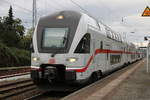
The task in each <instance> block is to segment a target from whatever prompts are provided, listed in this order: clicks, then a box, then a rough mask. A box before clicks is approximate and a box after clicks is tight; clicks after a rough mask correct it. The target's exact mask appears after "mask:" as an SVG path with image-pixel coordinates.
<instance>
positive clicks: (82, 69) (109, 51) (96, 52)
mask: <svg viewBox="0 0 150 100" xmlns="http://www.w3.org/2000/svg"><path fill="white" fill-rule="evenodd" d="M100 53H117V54H118V53H125V54H140V53H135V52H125V51H117V50H107V49H103V50H102V49H96V50H95V53H94V56H93V55H92V56H91V57H90V58H89V60H88V62H87V65H86V66H85V67H83V68H81V69H67V71H71V70H75V71H76V72H85V71H86V70H87V68H88V67H89V65H90V63H91V62H92V60H93V58H94V57H95V56H96V55H97V54H100Z"/></svg>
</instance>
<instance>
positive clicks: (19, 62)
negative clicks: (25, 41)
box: [0, 43, 30, 67]
mask: <svg viewBox="0 0 150 100" xmlns="http://www.w3.org/2000/svg"><path fill="white" fill-rule="evenodd" d="M27 65H30V52H29V51H26V50H20V49H17V48H14V47H13V48H12V47H10V48H9V47H7V46H6V45H4V44H3V43H0V67H4V66H27Z"/></svg>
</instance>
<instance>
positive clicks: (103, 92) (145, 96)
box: [62, 59, 150, 100]
mask: <svg viewBox="0 0 150 100" xmlns="http://www.w3.org/2000/svg"><path fill="white" fill-rule="evenodd" d="M62 100H150V73H149V74H148V73H146V60H145V59H144V60H141V61H138V62H136V63H134V64H132V65H129V66H128V67H125V68H123V69H121V70H119V71H117V72H115V73H113V74H112V75H109V76H107V77H106V78H104V79H101V80H100V81H97V82H95V83H93V84H91V85H90V86H88V87H86V88H83V89H81V90H79V91H77V92H75V93H73V94H71V95H69V96H67V97H65V98H63V99H62Z"/></svg>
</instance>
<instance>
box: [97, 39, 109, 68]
mask: <svg viewBox="0 0 150 100" xmlns="http://www.w3.org/2000/svg"><path fill="white" fill-rule="evenodd" d="M97 50H98V51H99V53H98V54H97V55H96V66H97V68H98V70H101V71H106V70H107V69H106V64H105V61H106V54H105V53H104V52H103V51H104V41H103V40H98V41H97Z"/></svg>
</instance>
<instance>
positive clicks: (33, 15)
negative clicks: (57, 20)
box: [32, 0, 37, 28]
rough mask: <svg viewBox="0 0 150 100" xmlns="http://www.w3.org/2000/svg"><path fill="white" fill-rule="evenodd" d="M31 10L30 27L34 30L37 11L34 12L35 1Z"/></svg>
mask: <svg viewBox="0 0 150 100" xmlns="http://www.w3.org/2000/svg"><path fill="white" fill-rule="evenodd" d="M32 6H33V8H32V27H33V28H35V25H36V23H37V10H36V0H33V5H32Z"/></svg>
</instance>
